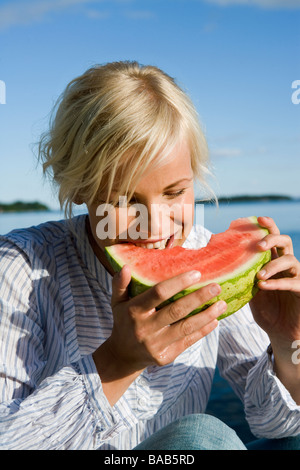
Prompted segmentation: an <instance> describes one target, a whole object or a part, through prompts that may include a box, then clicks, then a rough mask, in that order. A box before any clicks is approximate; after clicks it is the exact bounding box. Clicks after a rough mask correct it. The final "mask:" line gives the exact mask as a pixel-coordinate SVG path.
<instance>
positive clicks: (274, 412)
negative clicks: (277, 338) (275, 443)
mask: <svg viewBox="0 0 300 470" xmlns="http://www.w3.org/2000/svg"><path fill="white" fill-rule="evenodd" d="M269 343H270V340H269V337H268V335H267V334H266V333H265V332H264V331H263V330H262V329H261V328H260V327H259V326H258V325H257V323H256V322H255V321H254V319H253V316H252V312H251V309H250V307H249V305H246V306H245V307H243V308H242V309H241V310H240V311H239V312H236V313H235V314H234V315H231V316H230V317H227V318H225V319H224V320H222V321H221V322H220V343H219V355H218V367H219V370H220V374H221V376H222V377H223V378H225V379H226V380H227V381H228V383H229V384H230V386H231V387H232V389H233V390H234V391H235V393H236V394H237V395H238V397H239V398H240V399H241V400H242V401H243V403H244V407H245V415H246V419H247V421H248V423H249V426H250V429H251V432H252V433H253V434H254V435H255V436H257V437H260V438H261V437H264V438H268V439H271V438H282V437H288V436H294V435H297V434H299V433H300V406H298V405H297V404H296V403H295V401H294V400H293V399H292V397H291V396H290V394H289V392H288V390H287V389H286V388H285V387H284V385H283V384H282V383H281V382H280V381H279V380H278V378H277V377H276V375H275V373H274V371H273V364H272V361H271V360H270V357H269V354H268V353H267V349H268V345H269Z"/></svg>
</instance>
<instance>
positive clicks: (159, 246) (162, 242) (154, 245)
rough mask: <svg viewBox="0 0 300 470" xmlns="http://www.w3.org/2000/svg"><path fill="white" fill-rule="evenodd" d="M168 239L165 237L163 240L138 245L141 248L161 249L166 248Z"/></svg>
mask: <svg viewBox="0 0 300 470" xmlns="http://www.w3.org/2000/svg"><path fill="white" fill-rule="evenodd" d="M168 240H169V239H168V238H165V239H164V240H160V241H159V242H155V243H139V245H138V246H140V247H141V248H148V249H149V248H157V249H159V250H163V249H164V248H166V244H167V241H168Z"/></svg>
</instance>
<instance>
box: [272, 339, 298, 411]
mask: <svg viewBox="0 0 300 470" xmlns="http://www.w3.org/2000/svg"><path fill="white" fill-rule="evenodd" d="M267 352H268V354H269V358H270V361H271V362H272V364H273V370H274V373H275V375H276V376H277V378H278V379H279V380H280V382H281V383H282V384H283V385H284V386H285V388H286V389H287V390H288V391H289V392H290V394H291V396H292V398H293V399H294V400H295V402H296V403H297V404H298V405H299V404H300V360H299V359H298V360H297V361H295V360H294V356H295V350H293V349H292V348H290V350H287V349H285V350H284V351H282V350H278V349H276V348H274V346H273V344H271V345H270V346H269V347H268V349H267Z"/></svg>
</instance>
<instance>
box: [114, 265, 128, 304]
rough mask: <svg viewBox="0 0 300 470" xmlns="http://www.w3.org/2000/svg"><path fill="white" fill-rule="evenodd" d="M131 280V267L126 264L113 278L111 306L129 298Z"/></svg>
mask: <svg viewBox="0 0 300 470" xmlns="http://www.w3.org/2000/svg"><path fill="white" fill-rule="evenodd" d="M130 281H131V272H130V267H129V266H127V265H125V266H123V268H122V269H121V271H120V272H118V273H117V274H115V275H114V277H113V280H112V296H111V306H112V307H115V305H117V304H119V303H121V302H124V301H125V300H128V298H129V296H128V286H129V283H130Z"/></svg>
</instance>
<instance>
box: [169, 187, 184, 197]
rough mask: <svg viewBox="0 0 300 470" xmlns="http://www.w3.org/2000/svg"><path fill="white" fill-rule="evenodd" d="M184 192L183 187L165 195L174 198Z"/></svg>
mask: <svg viewBox="0 0 300 470" xmlns="http://www.w3.org/2000/svg"><path fill="white" fill-rule="evenodd" d="M184 192H185V189H180V190H179V191H175V192H172V193H165V196H166V197H167V198H168V199H174V198H176V197H178V196H181V195H182V194H184Z"/></svg>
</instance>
